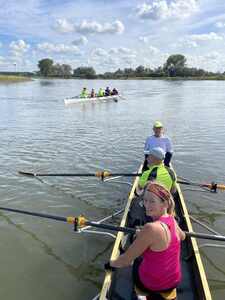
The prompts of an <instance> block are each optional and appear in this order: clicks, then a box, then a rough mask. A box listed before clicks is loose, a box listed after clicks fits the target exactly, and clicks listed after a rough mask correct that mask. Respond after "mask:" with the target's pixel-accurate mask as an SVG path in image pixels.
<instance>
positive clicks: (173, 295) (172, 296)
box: [135, 286, 177, 300]
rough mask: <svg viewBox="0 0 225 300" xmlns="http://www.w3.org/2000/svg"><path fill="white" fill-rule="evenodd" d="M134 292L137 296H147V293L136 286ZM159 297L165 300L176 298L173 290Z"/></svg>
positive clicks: (175, 292) (175, 291)
mask: <svg viewBox="0 0 225 300" xmlns="http://www.w3.org/2000/svg"><path fill="white" fill-rule="evenodd" d="M135 292H136V294H137V295H138V296H146V297H147V296H148V293H146V292H144V291H142V290H140V289H139V288H138V287H137V286H135ZM160 295H161V296H162V297H163V299H165V300H174V299H176V297H177V290H176V289H173V290H172V291H169V292H163V293H160ZM149 299H151V298H149Z"/></svg>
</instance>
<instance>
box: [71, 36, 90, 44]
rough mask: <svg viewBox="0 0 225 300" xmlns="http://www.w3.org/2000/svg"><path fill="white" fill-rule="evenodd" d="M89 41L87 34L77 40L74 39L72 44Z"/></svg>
mask: <svg viewBox="0 0 225 300" xmlns="http://www.w3.org/2000/svg"><path fill="white" fill-rule="evenodd" d="M87 43H88V39H87V38H86V37H85V36H83V35H82V36H81V37H79V38H77V39H75V40H73V42H72V44H73V45H75V46H79V45H86V44H87Z"/></svg>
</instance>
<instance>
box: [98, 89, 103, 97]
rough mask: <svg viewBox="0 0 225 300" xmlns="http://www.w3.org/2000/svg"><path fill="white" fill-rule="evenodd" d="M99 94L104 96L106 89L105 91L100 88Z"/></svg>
mask: <svg viewBox="0 0 225 300" xmlns="http://www.w3.org/2000/svg"><path fill="white" fill-rule="evenodd" d="M98 96H99V97H103V96H104V91H103V89H100V90H99V91H98Z"/></svg>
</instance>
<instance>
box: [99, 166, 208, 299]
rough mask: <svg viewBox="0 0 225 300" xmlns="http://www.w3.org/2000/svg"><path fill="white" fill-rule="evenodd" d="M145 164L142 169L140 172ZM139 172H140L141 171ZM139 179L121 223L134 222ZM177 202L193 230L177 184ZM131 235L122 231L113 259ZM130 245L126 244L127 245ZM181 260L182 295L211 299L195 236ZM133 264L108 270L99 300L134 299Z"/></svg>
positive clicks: (185, 246) (184, 226) (187, 228)
mask: <svg viewBox="0 0 225 300" xmlns="http://www.w3.org/2000/svg"><path fill="white" fill-rule="evenodd" d="M140 171H141V168H140V169H139V172H140ZM139 172H138V173H139ZM137 183H138V177H136V178H135V181H134V183H133V186H132V189H131V192H130V195H129V197H128V201H127V205H126V208H125V211H124V215H123V218H122V220H121V223H120V226H122V227H124V226H128V225H129V226H130V220H129V218H130V213H129V210H130V208H131V206H133V202H134V201H133V200H134V199H135V197H134V191H135V188H136V186H137ZM177 191H178V192H177V196H176V198H175V203H176V216H177V219H178V220H179V225H180V227H181V228H182V229H183V230H184V231H189V232H192V231H193V229H192V224H191V221H190V217H189V214H188V210H187V207H186V204H185V201H184V198H183V195H182V192H181V189H180V186H179V185H178V184H177ZM129 240H130V239H129V238H128V236H127V235H126V234H125V233H123V232H118V234H117V237H116V240H115V244H114V247H113V251H112V254H111V259H112V260H113V259H116V258H117V257H118V256H119V255H120V254H121V251H123V249H124V247H125V248H127V246H129V245H127V243H128V244H129V242H128V241H129ZM125 245H126V246H125ZM181 260H182V277H183V279H182V282H181V284H180V285H179V286H178V288H177V297H178V299H180V300H181V299H184V300H186V299H188V300H193V299H199V300H211V299H212V297H211V292H210V289H209V285H208V281H207V278H206V274H205V270H204V267H203V263H202V259H201V255H200V252H199V248H198V245H197V242H196V239H195V238H186V239H185V241H183V242H182V247H181ZM131 271H132V267H127V268H119V269H116V271H114V272H109V271H107V272H106V275H105V279H104V282H103V286H102V289H101V292H100V294H99V298H98V299H99V300H106V299H109V300H118V299H122V300H131V294H130V288H129V286H131V285H132V273H131Z"/></svg>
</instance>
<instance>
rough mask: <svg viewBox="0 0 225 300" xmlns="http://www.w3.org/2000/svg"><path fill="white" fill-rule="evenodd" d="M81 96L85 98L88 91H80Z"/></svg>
mask: <svg viewBox="0 0 225 300" xmlns="http://www.w3.org/2000/svg"><path fill="white" fill-rule="evenodd" d="M80 97H81V98H87V97H88V92H87V91H82V92H81V94H80Z"/></svg>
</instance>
